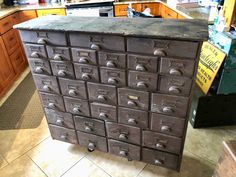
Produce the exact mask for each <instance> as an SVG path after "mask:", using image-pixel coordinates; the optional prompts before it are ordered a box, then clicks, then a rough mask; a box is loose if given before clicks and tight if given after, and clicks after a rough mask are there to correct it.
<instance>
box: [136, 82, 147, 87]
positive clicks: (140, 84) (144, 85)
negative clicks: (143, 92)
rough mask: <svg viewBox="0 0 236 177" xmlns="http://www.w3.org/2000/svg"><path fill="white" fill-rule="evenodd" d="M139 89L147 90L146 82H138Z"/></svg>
mask: <svg viewBox="0 0 236 177" xmlns="http://www.w3.org/2000/svg"><path fill="white" fill-rule="evenodd" d="M137 87H138V88H147V84H145V83H144V82H138V83H137Z"/></svg>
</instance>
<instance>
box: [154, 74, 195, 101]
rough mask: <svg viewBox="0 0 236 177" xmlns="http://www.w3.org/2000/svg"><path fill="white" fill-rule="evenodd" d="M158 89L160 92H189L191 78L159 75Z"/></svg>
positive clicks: (182, 93)
mask: <svg viewBox="0 0 236 177" xmlns="http://www.w3.org/2000/svg"><path fill="white" fill-rule="evenodd" d="M158 82H159V83H158V91H159V92H161V93H168V94H175V95H185V96H188V95H189V94H190V90H191V86H192V79H190V78H187V77H179V76H171V77H170V76H159V81H158Z"/></svg>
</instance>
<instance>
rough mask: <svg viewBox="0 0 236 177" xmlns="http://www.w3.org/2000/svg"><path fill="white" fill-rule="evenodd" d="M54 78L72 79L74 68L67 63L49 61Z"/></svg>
mask: <svg viewBox="0 0 236 177" xmlns="http://www.w3.org/2000/svg"><path fill="white" fill-rule="evenodd" d="M50 63H51V67H52V72H53V75H54V76H58V77H65V78H70V79H74V78H75V75H74V68H73V65H72V63H71V62H69V61H50Z"/></svg>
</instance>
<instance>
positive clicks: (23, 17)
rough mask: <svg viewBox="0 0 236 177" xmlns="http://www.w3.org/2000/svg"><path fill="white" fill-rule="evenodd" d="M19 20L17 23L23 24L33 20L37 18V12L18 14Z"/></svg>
mask: <svg viewBox="0 0 236 177" xmlns="http://www.w3.org/2000/svg"><path fill="white" fill-rule="evenodd" d="M18 18H19V20H17V22H18V23H21V22H24V21H27V20H30V19H33V18H37V13H36V11H35V10H23V11H20V12H18Z"/></svg>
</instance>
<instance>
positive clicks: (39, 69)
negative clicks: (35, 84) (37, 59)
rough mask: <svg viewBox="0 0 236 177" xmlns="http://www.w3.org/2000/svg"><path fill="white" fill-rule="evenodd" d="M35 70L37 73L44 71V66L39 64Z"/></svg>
mask: <svg viewBox="0 0 236 177" xmlns="http://www.w3.org/2000/svg"><path fill="white" fill-rule="evenodd" d="M35 72H36V73H43V68H42V67H39V66H38V67H36V68H35Z"/></svg>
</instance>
